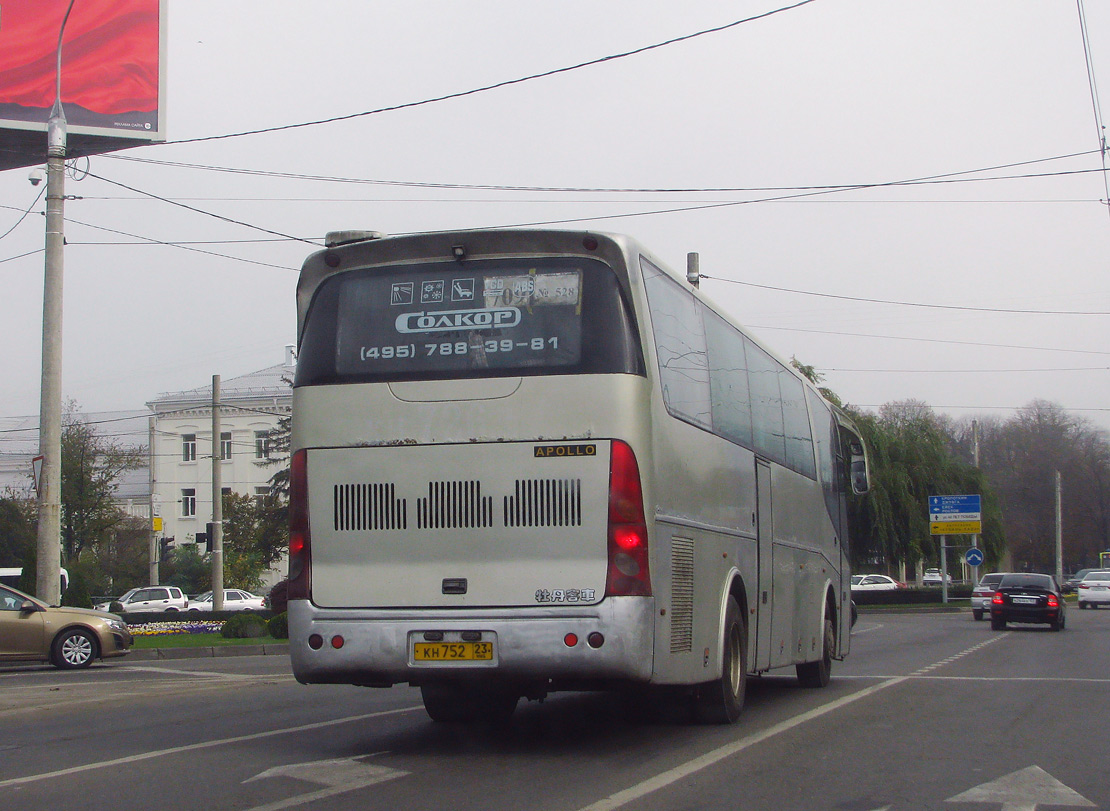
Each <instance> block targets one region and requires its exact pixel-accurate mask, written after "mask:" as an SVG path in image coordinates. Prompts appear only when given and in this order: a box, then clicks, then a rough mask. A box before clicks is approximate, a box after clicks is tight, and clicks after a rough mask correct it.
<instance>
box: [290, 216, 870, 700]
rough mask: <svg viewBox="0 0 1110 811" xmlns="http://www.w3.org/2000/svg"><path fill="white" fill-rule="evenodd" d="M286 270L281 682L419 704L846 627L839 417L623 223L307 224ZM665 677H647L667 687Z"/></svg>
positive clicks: (847, 433)
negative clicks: (289, 328) (290, 351)
mask: <svg viewBox="0 0 1110 811" xmlns="http://www.w3.org/2000/svg"><path fill="white" fill-rule="evenodd" d="M328 237H329V238H328V243H327V244H328V247H327V249H326V250H323V251H320V252H318V253H315V254H313V255H312V256H310V257H309V258H308V259H307V260H306V262H305V265H304V267H303V268H302V271H301V277H300V282H299V285H298V289H297V304H298V346H299V356H298V365H297V371H296V378H295V382H294V391H293V403H294V406H293V413H294V419H293V438H292V443H293V457H292V471H291V476H292V479H291V510H290V512H291V536H290V582H289V638H290V649H291V652H292V666H293V671H294V674H295V675H296V677H297V679H298V680H299V681H301V682H303V683H306V684H307V683H344V684H356V685H364V686H374V687H387V686H390V685H393V684H398V683H408V684H412V685H415V686H419V687H420V688H421V692H422V695H423V699H424V705H425V707H426V709H427V711H428V714H429V715H430V716H431V717H432V718H433V719H436V720H441V721H447V720H476V719H491V718H497V717H501V718H504V717H507V716H508V715H509V714H511V713H512V711H513V708H514V707H515V706H516V704H517V701H518V700H519V698H520V697H522V696H523V697H527V698H530V699H538V698H542V697H543V696H545V695H546V694H547V693H548V692H551V691H556V690H595V689H617V688H628V687H639V688H646V687H653V686H661V687H669V688H672V689H670V690H668V691H667V694H669V695H679V696H689V697H690V698H691V699H692V701H693V706H694V707H695V708H696V710H697V715H698V716H699V717H700V718H702V719H704V720H708V721H717V722H730V721H733V720H735V719H736V717H737V716H738V714H739V713H740V710H741V707H742V704H743V701H744V692H745V684H746V679H747V676H748V674H758V673H763V672H765V671H769V670H773V669H775V668H782V667H791V666H793V667H795V668H796V669H797V675H798V678H799V680H800V681H801V682H802V683H803V684H804V685H807V686H814V687H819V686H823V685H825V684H826V683H827V682H828V680H829V672H830V668H831V663H832V660H833V659H841V658H843V657H844V655H845V654H846V653H847V652H848V641H849V629H850V622H851V603H850V600H851V596H850V595H851V591H850V585H849V581H850V571H849V566H848V531H847V514H846V509H845V499H846V496H847V494H848V492H849V491H855V492H857V493H860V492H864V491H865V490H866V489H867V461H866V456H865V453H864V449H863V444H862V442H861V440H860V437H859V434H858V431H856V429H855V428H854V427H853V426H852V424H851V422H850V420H848V419H847V417H846V416H845V415H843V414H842V413H839V412H838V410H836V409H834V408H832V407H831V406H830V405H829V404H828V403H827V402H826V401H825V400H824V399H823V398H822V397H821V396H820V394H819V393H818V392H817V390H816V389H815V388H814V387H813V386H811V385H810V384H809V383H808V382H807V381H805V380H804V379H803V378H802V377H801V376H800V375H798V374H797V373H796V372H795V371H794V370H793V369H791V368H790V367H789V366H788V365H787V364H784V363H782V362H781V361H779V360H777V359H776V358H775V357H773V356H772V355H771V354H770V353H769V352H767V351H766V350H765V349H764V348H762V347H761V346H760V345H759V343H758V342H756V341H755V340H753V339H752V338H751V336H749V335H747V334H746V333H745V332H744V330H743V329H741V328H740V327H738V326H737V325H736V324H734V323H733V322H731V321H730V320H729V319H728V318H727V317H726V316H724V315H723V314H722V313H721V312H720V311H719V310H718V309H715V308H714V307H713V305H712V304H711V303H709V302H708V300H707V299H706V298H705V297H704V296H703V295H702V293H701V292H700V291H699V290H697V289H696V284H691V283H690V282H689V281H687V279H686V278H684V277H682V276H679V275H676V274H674V273H673V272H671V271H668V270H666V269H664V267H663V265H662V263H661V262H659V261H658V260H657V259H655V258H654V257H652V256H651V255H650V254H649V253H647V252H646V251H645V250H644V249H643V248H642V247H641V246H640V245H638V244H637V243H636V242H635V241H633V240H631V239H629V238H626V237H622V236H616V235H609V234H601V233H592V232H572V231H523V230H511V231H510V230H499V231H468V232H455V233H432V234H420V235H415V236H407V237H396V238H383V237H381V235H377V234H374V233H373V232H336V233H333V234H329V235H328ZM676 687H678V688H685V689H674V688H676Z"/></svg>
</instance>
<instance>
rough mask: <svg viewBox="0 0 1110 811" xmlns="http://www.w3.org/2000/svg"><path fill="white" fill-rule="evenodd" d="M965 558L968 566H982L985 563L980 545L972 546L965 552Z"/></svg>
mask: <svg viewBox="0 0 1110 811" xmlns="http://www.w3.org/2000/svg"><path fill="white" fill-rule="evenodd" d="M964 560H966V561H967V565H968V566H982V565H983V550H982V549H979V548H978V547H974V546H973V547H971V548H970V549H968V550H967V551H966V552H964Z"/></svg>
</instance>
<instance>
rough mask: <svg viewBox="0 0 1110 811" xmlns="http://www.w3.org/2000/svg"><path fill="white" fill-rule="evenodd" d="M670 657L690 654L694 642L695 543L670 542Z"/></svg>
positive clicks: (683, 539) (677, 539) (680, 540)
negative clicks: (674, 654) (671, 655)
mask: <svg viewBox="0 0 1110 811" xmlns="http://www.w3.org/2000/svg"><path fill="white" fill-rule="evenodd" d="M671 572H672V575H671V653H689V651H690V650H691V648H692V645H693V640H694V542H693V541H692V540H691V539H689V538H672V539H671Z"/></svg>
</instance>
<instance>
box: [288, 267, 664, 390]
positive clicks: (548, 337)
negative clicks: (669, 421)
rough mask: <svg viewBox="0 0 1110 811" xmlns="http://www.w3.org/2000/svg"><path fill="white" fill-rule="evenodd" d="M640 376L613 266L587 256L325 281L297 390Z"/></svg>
mask: <svg viewBox="0 0 1110 811" xmlns="http://www.w3.org/2000/svg"><path fill="white" fill-rule="evenodd" d="M603 373H628V374H643V373H644V372H643V359H642V355H641V352H640V349H639V345H638V342H637V339H636V330H635V329H634V326H633V324H632V318H631V315H630V311H629V309H628V307H627V306H626V303H625V301H624V298H623V296H622V294H621V291H620V286H619V284H618V282H617V279H616V276H615V275H614V273H613V271H612V270H611V269H610V268H609V267H608V266H607V265H604V264H603V263H601V262H597V261H595V260H589V259H570V258H550V259H531V260H489V261H474V262H466V263H465V264H459V263H456V262H452V263H442V262H441V263H428V264H421V265H407V266H403V267H397V266H391V267H386V268H366V269H357V270H352V271H349V272H346V273H342V274H337V275H335V276H332V277H331V278H329V279H327V280H326V281H324V282H323V283H322V284H321V285H320V288H319V290H318V291H317V292H316V295H315V297H314V299H313V302H312V306H311V307H310V308H309V312H308V316H307V318H306V321H305V328H304V334H303V336H302V340H301V349H300V354H299V357H298V363H297V373H296V381H295V382H296V385H298V386H305V385H321V384H328V383H356V382H388V381H400V380H437V379H438V380H441V379H458V378H478V377H507V376H522V375H549V374H603Z"/></svg>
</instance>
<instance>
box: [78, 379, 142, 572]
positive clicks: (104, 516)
mask: <svg viewBox="0 0 1110 811" xmlns="http://www.w3.org/2000/svg"><path fill="white" fill-rule="evenodd" d="M62 422H63V424H62V561H63V565H66V566H68V565H69V563H70V562H71V561H75V560H76V559H77V558H78V556H79V555H80V554H81V552H82V551H83V550H84V549H85V548H86V547H94V546H96V545H98V544H100V543H102V542H104V541H106V540H107V539H108V538H109V537H110V533H111V532H112V531H114V530H115V529H116V528H117V527H119V526H120V525H121V524H122V523H123V522H124V521H125V520H126V517H127V516H126V514H125V513H124V512H123V511H122V510H120V509H119V508H118V507H117V506H116V503H115V492H116V488H117V486H118V485H119V483H120V480H121V479H122V478H123V476H124V474H125V473H127V472H128V471H129V470H135V469H136V468H139V467H142V465H143V462H144V450H143V449H142V448H127V447H124V446H123V445H122V444H121V443H119V442H116V441H114V440H112V439H110V438H108V437H105V436H102V435H101V434H98V433H97V431H96V429H95V428H94V427H93V426H92V425H90V424H89V423H88V422H87V421H86V420H85V419H84V418H83V417H82V416H81V415H80V414H79V413H78V411H77V404H76V403H75V402H74V401H72V400H71V401H70V402H69V403H68V405H67V408H66V413H65V416H64V418H63V421H62Z"/></svg>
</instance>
